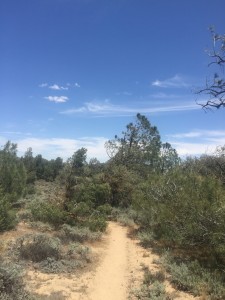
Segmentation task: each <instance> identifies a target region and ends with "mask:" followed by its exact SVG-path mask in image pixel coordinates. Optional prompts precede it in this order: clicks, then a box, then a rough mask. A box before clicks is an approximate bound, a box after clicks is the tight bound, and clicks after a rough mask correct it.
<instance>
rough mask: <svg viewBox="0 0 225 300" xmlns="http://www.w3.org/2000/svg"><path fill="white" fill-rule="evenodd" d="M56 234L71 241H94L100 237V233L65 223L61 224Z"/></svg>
mask: <svg viewBox="0 0 225 300" xmlns="http://www.w3.org/2000/svg"><path fill="white" fill-rule="evenodd" d="M57 236H58V237H59V238H61V239H63V240H64V241H66V240H69V241H73V242H84V241H91V242H92V241H96V240H99V239H100V238H101V233H99V232H91V231H90V229H88V228H87V227H73V226H70V225H67V224H64V225H62V227H61V230H60V231H59V232H58V234H57Z"/></svg>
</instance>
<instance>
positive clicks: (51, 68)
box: [0, 0, 225, 161]
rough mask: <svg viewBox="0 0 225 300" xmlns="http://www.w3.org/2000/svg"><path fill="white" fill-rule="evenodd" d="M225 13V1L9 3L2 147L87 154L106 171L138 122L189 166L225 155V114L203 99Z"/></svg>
mask: <svg viewBox="0 0 225 300" xmlns="http://www.w3.org/2000/svg"><path fill="white" fill-rule="evenodd" d="M224 11H225V2H224V0H214V1H208V0H198V1H196V0H188V1H187V0H170V1H169V0H20V1H18V0H1V1H0V40H1V43H0V104H1V106H0V107H1V109H0V145H4V143H5V142H6V141H7V140H11V141H12V142H16V143H18V149H19V154H21V153H22V154H23V153H24V152H25V151H26V149H27V148H28V147H32V149H33V152H34V155H36V154H38V153H40V154H42V155H43V156H44V157H46V158H55V157H57V156H60V157H63V158H64V159H66V158H68V157H70V156H71V155H72V154H73V152H74V151H76V150H77V149H79V148H81V147H86V148H87V149H88V157H89V158H90V157H97V158H98V159H99V160H100V161H104V160H106V159H107V154H106V152H105V149H104V143H105V141H106V140H108V139H112V138H113V137H114V135H115V134H118V135H120V133H121V132H122V131H123V130H124V129H125V126H126V125H127V124H128V123H129V122H131V121H133V120H134V117H135V115H136V114H137V113H138V112H140V113H142V114H144V115H146V116H147V117H148V119H149V120H150V122H151V123H152V124H153V125H156V126H157V127H158V129H159V132H160V134H161V137H162V141H164V142H166V141H167V142H170V143H171V144H172V145H173V147H175V148H176V149H177V151H178V153H179V154H180V155H182V156H185V155H200V154H203V153H210V151H213V150H214V149H215V147H216V146H221V145H224V144H225V123H224V114H225V111H224V109H221V110H217V111H213V112H205V111H203V110H202V109H201V107H200V106H199V105H197V104H196V100H197V101H199V102H200V101H204V98H202V99H200V98H199V97H197V96H196V95H195V93H194V91H195V90H196V89H197V88H199V87H202V86H204V83H205V81H206V78H209V77H210V75H212V73H213V70H211V69H210V68H208V63H209V58H208V56H207V54H206V53H205V50H206V49H210V48H211V47H212V41H211V37H210V33H209V30H208V27H209V26H210V25H214V26H215V28H216V31H217V32H218V33H224V28H225V18H224ZM205 99H207V98H205Z"/></svg>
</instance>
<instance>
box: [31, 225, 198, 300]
mask: <svg viewBox="0 0 225 300" xmlns="http://www.w3.org/2000/svg"><path fill="white" fill-rule="evenodd" d="M127 232H128V229H127V228H126V227H123V226H121V225H119V224H117V223H114V222H109V225H108V230H107V233H106V234H105V235H104V237H103V240H102V241H101V242H99V243H97V244H96V245H94V246H93V247H92V248H93V252H94V253H95V254H96V255H98V256H99V263H98V266H97V267H96V268H95V269H94V270H92V271H90V272H88V273H85V274H83V275H81V276H77V275H75V274H74V275H73V274H71V275H70V276H67V277H65V276H63V275H47V274H42V273H36V272H33V271H29V272H28V276H29V284H28V285H29V287H30V288H31V289H32V290H33V291H35V292H36V293H40V294H48V295H49V294H51V293H54V292H62V293H63V295H65V296H66V299H68V300H127V299H131V300H132V299H137V298H135V297H134V296H132V293H130V292H131V291H132V290H134V289H136V288H139V287H140V285H141V282H142V278H143V266H148V267H149V268H150V270H157V269H158V266H157V265H156V264H155V263H154V260H155V259H157V258H158V256H157V255H155V254H153V253H151V252H149V251H147V250H145V249H143V248H142V247H140V245H139V243H138V241H137V240H133V239H130V238H129V237H128V236H127ZM165 284H166V290H167V292H169V293H172V292H175V290H174V289H173V288H172V287H171V286H170V284H169V283H168V282H165ZM176 296H177V297H176V299H180V300H182V299H183V300H184V299H194V297H192V296H191V295H189V294H185V293H181V292H179V293H177V295H176Z"/></svg>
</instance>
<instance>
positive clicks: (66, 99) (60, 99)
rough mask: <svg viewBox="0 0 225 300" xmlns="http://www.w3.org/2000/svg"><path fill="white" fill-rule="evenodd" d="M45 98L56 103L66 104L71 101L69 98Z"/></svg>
mask: <svg viewBox="0 0 225 300" xmlns="http://www.w3.org/2000/svg"><path fill="white" fill-rule="evenodd" d="M44 98H45V99H46V100H48V101H50V102H55V103H65V102H67V101H68V100H69V98H68V97H67V96H48V97H44Z"/></svg>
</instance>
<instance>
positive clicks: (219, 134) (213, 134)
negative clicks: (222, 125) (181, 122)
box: [169, 130, 225, 140]
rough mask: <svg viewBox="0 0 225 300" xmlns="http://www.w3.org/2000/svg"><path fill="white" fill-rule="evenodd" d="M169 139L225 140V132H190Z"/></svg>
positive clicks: (173, 135)
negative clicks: (221, 138)
mask: <svg viewBox="0 0 225 300" xmlns="http://www.w3.org/2000/svg"><path fill="white" fill-rule="evenodd" d="M169 137H172V138H178V139H183V138H184V139H186V138H204V139H207V140H212V139H217V138H218V137H219V138H220V137H223V138H224V139H225V130H193V131H190V132H184V133H176V134H171V135H169Z"/></svg>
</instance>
